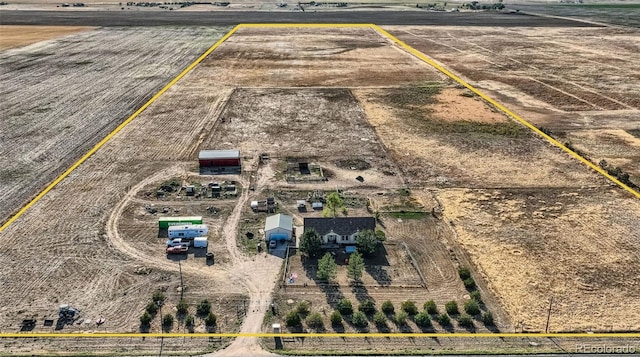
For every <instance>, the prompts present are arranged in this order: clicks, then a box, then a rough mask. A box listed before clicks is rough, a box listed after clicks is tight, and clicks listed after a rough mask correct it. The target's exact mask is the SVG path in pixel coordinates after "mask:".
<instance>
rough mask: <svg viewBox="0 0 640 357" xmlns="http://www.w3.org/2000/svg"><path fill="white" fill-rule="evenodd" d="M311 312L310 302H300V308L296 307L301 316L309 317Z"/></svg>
mask: <svg viewBox="0 0 640 357" xmlns="http://www.w3.org/2000/svg"><path fill="white" fill-rule="evenodd" d="M309 311H310V306H309V302H308V301H300V302H299V303H298V306H296V312H297V313H298V314H300V315H303V316H305V315H307V314H308V313H309Z"/></svg>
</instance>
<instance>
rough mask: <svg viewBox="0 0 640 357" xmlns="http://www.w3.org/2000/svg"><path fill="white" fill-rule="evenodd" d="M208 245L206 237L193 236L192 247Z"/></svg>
mask: <svg viewBox="0 0 640 357" xmlns="http://www.w3.org/2000/svg"><path fill="white" fill-rule="evenodd" d="M208 245H209V242H208V241H207V237H195V238H193V247H194V248H206V247H207V246H208Z"/></svg>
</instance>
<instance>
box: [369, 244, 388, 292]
mask: <svg viewBox="0 0 640 357" xmlns="http://www.w3.org/2000/svg"><path fill="white" fill-rule="evenodd" d="M387 254H388V253H387V248H386V247H385V245H384V244H380V245H378V248H377V249H376V251H375V252H374V253H373V254H371V255H367V256H365V257H364V266H365V271H366V272H367V273H368V274H369V275H371V277H372V278H373V279H374V280H375V281H376V282H377V283H378V285H380V286H389V285H391V276H389V273H388V272H387V271H386V269H385V267H388V266H390V265H391V264H390V263H389V260H388V259H387Z"/></svg>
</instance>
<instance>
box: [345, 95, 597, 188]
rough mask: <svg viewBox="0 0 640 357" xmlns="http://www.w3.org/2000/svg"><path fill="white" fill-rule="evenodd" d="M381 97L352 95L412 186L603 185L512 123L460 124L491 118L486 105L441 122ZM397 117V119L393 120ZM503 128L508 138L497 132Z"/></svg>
mask: <svg viewBox="0 0 640 357" xmlns="http://www.w3.org/2000/svg"><path fill="white" fill-rule="evenodd" d="M384 93H385V92H384V91H379V90H374V89H366V90H361V89H358V90H355V91H354V94H355V95H356V97H357V98H358V99H359V101H360V103H361V105H362V106H363V108H364V109H365V112H366V113H367V117H368V119H369V121H370V122H371V124H372V125H373V126H374V127H375V128H376V131H377V133H378V135H379V136H380V138H381V140H382V142H383V143H384V145H385V146H386V147H387V148H389V153H390V154H391V156H392V157H393V158H394V160H396V162H398V163H399V167H401V168H402V170H403V175H404V176H405V179H406V180H407V181H408V182H409V183H410V184H411V185H416V186H419V187H421V186H424V185H427V186H428V187H459V186H471V187H532V186H538V187H549V186H556V187H563V186H571V185H574V184H576V182H580V184H582V185H597V186H598V185H602V184H603V183H604V181H603V180H602V179H601V178H600V177H598V176H597V175H596V174H594V173H590V172H588V171H587V170H585V169H583V166H582V165H581V164H579V163H578V162H577V161H575V160H574V159H572V158H570V157H568V156H567V155H566V154H564V153H562V152H561V151H560V150H558V149H554V148H552V147H550V146H549V145H548V144H546V143H545V142H543V141H542V140H541V139H539V138H537V137H535V136H533V135H532V134H529V133H528V132H526V131H525V130H524V129H521V128H520V127H518V126H517V125H516V124H513V123H511V122H506V121H505V122H502V123H500V122H498V123H492V124H490V125H485V126H483V125H476V124H475V123H482V122H471V121H466V122H465V121H463V120H460V119H465V118H478V117H480V118H482V117H495V113H493V112H492V108H490V107H489V106H487V105H486V104H483V105H482V106H481V107H480V108H478V107H477V106H469V107H466V106H465V107H461V108H460V110H464V109H465V108H468V110H467V111H466V113H464V114H458V115H456V117H457V118H456V119H458V120H457V121H456V120H453V121H452V120H448V121H442V120H438V119H434V118H432V117H431V115H432V114H431V113H430V112H427V113H421V112H420V111H417V110H414V109H410V111H409V112H406V111H403V109H399V108H398V106H397V105H395V104H389V103H385V100H384V99H383V96H384ZM465 99H466V100H467V101H470V102H472V103H473V102H474V101H475V100H474V99H473V98H465ZM398 117H400V119H401V120H397V119H396V118H398ZM425 121H426V123H427V125H426V126H425V125H424V123H425ZM452 122H454V123H452ZM443 123H452V124H454V125H448V124H446V125H445V124H443ZM455 123H459V124H460V125H459V126H456V125H455ZM512 126H513V127H512ZM503 129H504V132H505V133H507V135H502V134H501V133H502V132H503ZM512 129H513V130H512ZM456 131H458V132H456ZM492 132H495V133H497V134H491V133H492ZM561 167H562V168H561ZM507 173H508V174H507Z"/></svg>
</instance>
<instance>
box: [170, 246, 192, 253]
mask: <svg viewBox="0 0 640 357" xmlns="http://www.w3.org/2000/svg"><path fill="white" fill-rule="evenodd" d="M188 251H189V246H187V245H184V244H181V245H176V246H174V247H168V248H167V254H184V253H186V252H188Z"/></svg>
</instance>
